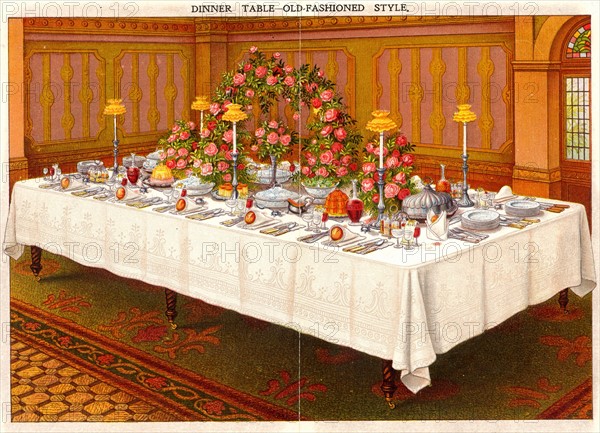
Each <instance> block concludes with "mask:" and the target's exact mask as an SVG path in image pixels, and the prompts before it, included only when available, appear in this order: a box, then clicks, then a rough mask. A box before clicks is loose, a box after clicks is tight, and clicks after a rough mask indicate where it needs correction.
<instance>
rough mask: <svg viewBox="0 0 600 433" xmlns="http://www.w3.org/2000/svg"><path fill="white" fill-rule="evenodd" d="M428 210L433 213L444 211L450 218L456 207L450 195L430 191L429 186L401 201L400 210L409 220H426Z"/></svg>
mask: <svg viewBox="0 0 600 433" xmlns="http://www.w3.org/2000/svg"><path fill="white" fill-rule="evenodd" d="M430 209H432V210H433V211H434V212H435V213H440V212H441V211H443V210H445V211H446V214H447V215H448V216H451V215H453V214H454V213H455V212H456V210H457V209H458V206H457V204H456V202H455V201H454V199H453V198H452V196H451V195H450V194H448V193H447V192H436V191H434V190H433V189H431V186H430V185H425V186H424V187H423V190H422V191H421V192H420V193H418V194H414V195H409V196H408V197H406V198H405V199H404V200H402V210H403V211H404V212H406V213H407V214H408V216H409V218H411V219H420V220H424V219H426V218H427V212H429V210H430Z"/></svg>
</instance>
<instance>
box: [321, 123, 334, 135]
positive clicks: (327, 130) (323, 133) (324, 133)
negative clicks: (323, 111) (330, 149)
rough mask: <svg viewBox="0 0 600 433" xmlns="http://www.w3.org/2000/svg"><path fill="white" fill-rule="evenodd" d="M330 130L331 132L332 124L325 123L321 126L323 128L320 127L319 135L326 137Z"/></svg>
mask: <svg viewBox="0 0 600 433" xmlns="http://www.w3.org/2000/svg"><path fill="white" fill-rule="evenodd" d="M332 132H333V126H331V125H325V127H323V129H321V135H322V136H323V137H327V136H328V135H329V134H331V133H332Z"/></svg>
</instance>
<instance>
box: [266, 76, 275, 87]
mask: <svg viewBox="0 0 600 433" xmlns="http://www.w3.org/2000/svg"><path fill="white" fill-rule="evenodd" d="M267 84H268V85H269V86H274V85H275V84H277V77H276V76H274V75H269V76H268V77H267Z"/></svg>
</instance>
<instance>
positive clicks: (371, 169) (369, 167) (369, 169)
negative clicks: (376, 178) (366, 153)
mask: <svg viewBox="0 0 600 433" xmlns="http://www.w3.org/2000/svg"><path fill="white" fill-rule="evenodd" d="M376 168H377V167H376V166H375V163H374V162H365V163H363V165H362V171H363V173H364V174H369V173H375V170H376Z"/></svg>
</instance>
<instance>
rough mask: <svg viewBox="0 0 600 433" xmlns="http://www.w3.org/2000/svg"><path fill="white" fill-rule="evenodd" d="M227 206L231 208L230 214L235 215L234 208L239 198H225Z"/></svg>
mask: <svg viewBox="0 0 600 433" xmlns="http://www.w3.org/2000/svg"><path fill="white" fill-rule="evenodd" d="M225 206H227V207H228V208H229V216H235V214H234V213H233V209H235V207H236V206H237V200H236V199H234V198H228V199H227V200H225Z"/></svg>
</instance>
